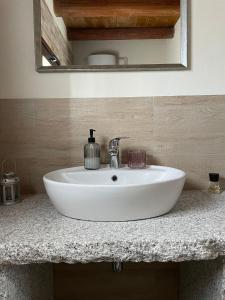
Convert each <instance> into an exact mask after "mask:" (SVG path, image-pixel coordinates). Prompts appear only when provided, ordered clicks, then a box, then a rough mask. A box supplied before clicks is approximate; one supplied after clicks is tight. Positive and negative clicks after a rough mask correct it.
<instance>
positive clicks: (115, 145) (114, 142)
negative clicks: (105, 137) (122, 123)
mask: <svg viewBox="0 0 225 300" xmlns="http://www.w3.org/2000/svg"><path fill="white" fill-rule="evenodd" d="M125 139H129V137H128V136H122V137H116V138H114V139H112V140H111V141H110V142H109V148H118V147H119V142H120V140H125Z"/></svg>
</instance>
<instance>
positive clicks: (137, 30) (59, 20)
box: [34, 0, 187, 70]
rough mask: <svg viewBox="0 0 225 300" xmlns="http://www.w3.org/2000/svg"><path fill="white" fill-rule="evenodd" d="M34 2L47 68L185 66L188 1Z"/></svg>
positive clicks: (41, 47) (53, 0) (76, 0)
mask: <svg viewBox="0 0 225 300" xmlns="http://www.w3.org/2000/svg"><path fill="white" fill-rule="evenodd" d="M37 1H39V6H38V5H37ZM34 2H36V5H35V7H36V8H37V7H40V25H41V28H40V30H39V34H40V35H41V37H40V39H38V38H37V37H35V39H36V42H37V41H39V40H40V43H41V46H40V50H41V55H39V60H40V67H44V69H48V68H49V69H51V68H52V69H54V70H57V68H59V69H60V68H61V69H63V67H67V68H70V67H71V69H73V68H75V69H76V67H77V68H81V69H82V68H83V69H87V70H88V69H93V70H94V69H95V67H96V69H98V68H100V70H101V69H104V67H106V66H107V67H108V68H109V69H110V68H115V67H118V68H121V69H122V70H123V69H126V67H127V68H129V67H131V66H140V67H141V66H142V65H143V66H147V65H149V66H153V65H156V66H157V65H159V66H160V65H161V66H162V65H164V66H166V65H171V66H172V65H174V66H175V65H182V57H181V56H182V47H183V51H184V50H185V49H184V46H185V45H184V37H182V34H183V35H184V34H185V31H184V20H182V17H184V16H182V9H181V6H182V3H184V2H185V1H184V0H183V2H182V0H139V1H138V0H121V1H120V0H111V1H109V0H104V1H103V0H96V1H91V0H34ZM34 14H35V15H36V18H37V12H36V11H34ZM186 25H187V24H186ZM35 26H37V24H36V25H35ZM35 32H36V34H37V32H38V31H37V30H35ZM36 46H37V45H36ZM38 48H39V47H36V51H38Z"/></svg>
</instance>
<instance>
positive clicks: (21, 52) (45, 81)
mask: <svg viewBox="0 0 225 300" xmlns="http://www.w3.org/2000/svg"><path fill="white" fill-rule="evenodd" d="M188 1H190V0H188ZM32 9H33V7H32V0H1V1H0V41H1V46H0V58H1V59H0V72H1V74H0V98H17V97H22V98H34V97H35V98H37V97H53V98H57V97H59V98H60V97H126V96H131V97H132V96H134V97H135V96H151V95H191V94H195V95H200V94H225V33H224V28H225V1H224V0H214V1H212V0H192V9H191V10H192V17H191V27H192V28H191V30H192V39H191V54H192V55H191V58H192V66H191V70H190V71H179V72H178V71H177V72H139V73H138V72H132V73H98V74H97V73H88V74H86V73H82V74H38V73H36V72H35V70H34V43H33V15H32V14H33V13H32Z"/></svg>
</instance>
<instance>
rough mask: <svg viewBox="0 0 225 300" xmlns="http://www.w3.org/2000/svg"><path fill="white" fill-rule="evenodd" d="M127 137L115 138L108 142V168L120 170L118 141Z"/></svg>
mask: <svg viewBox="0 0 225 300" xmlns="http://www.w3.org/2000/svg"><path fill="white" fill-rule="evenodd" d="M122 139H128V137H117V138H114V139H112V140H111V141H110V142H109V161H110V163H109V164H110V168H115V169H118V168H120V140H122Z"/></svg>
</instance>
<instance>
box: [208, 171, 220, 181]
mask: <svg viewBox="0 0 225 300" xmlns="http://www.w3.org/2000/svg"><path fill="white" fill-rule="evenodd" d="M219 179H220V174H219V173H209V180H210V181H212V182H218V181H219Z"/></svg>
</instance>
